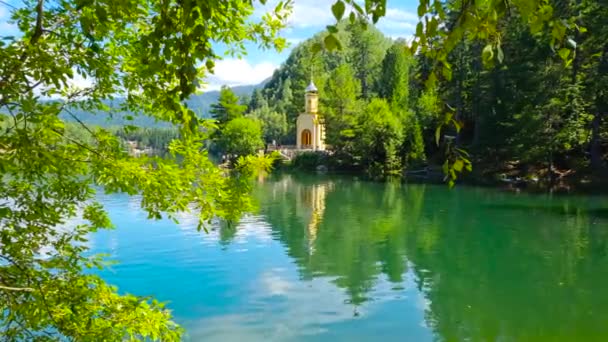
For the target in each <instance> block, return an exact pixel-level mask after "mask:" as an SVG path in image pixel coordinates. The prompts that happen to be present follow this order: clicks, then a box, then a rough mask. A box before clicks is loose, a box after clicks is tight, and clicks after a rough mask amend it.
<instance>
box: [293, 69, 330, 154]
mask: <svg viewBox="0 0 608 342" xmlns="http://www.w3.org/2000/svg"><path fill="white" fill-rule="evenodd" d="M305 98H306V99H305V100H306V105H305V108H306V110H305V111H304V113H302V114H300V115H298V119H297V121H296V134H297V137H296V142H297V148H298V150H313V151H324V150H325V126H324V125H323V123H322V122H321V120H320V118H319V91H318V90H317V87H316V86H315V84H314V82H313V81H312V80H310V84H309V85H308V87H306V95H305Z"/></svg>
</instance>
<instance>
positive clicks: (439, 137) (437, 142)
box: [435, 125, 442, 146]
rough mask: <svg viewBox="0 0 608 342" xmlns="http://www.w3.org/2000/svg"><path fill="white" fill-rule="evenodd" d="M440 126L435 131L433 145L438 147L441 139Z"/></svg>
mask: <svg viewBox="0 0 608 342" xmlns="http://www.w3.org/2000/svg"><path fill="white" fill-rule="evenodd" d="M441 126H442V125H439V126H437V128H436V129H435V144H437V146H439V140H440V139H441Z"/></svg>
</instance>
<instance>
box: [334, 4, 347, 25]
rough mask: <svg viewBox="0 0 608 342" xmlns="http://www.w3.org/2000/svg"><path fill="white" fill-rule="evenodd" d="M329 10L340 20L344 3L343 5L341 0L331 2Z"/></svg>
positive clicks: (344, 9)
mask: <svg viewBox="0 0 608 342" xmlns="http://www.w3.org/2000/svg"><path fill="white" fill-rule="evenodd" d="M331 11H332V13H333V14H334V18H336V20H338V21H339V20H342V17H343V16H344V11H346V5H344V2H343V1H340V0H339V1H337V2H336V3H335V4H333V6H331Z"/></svg>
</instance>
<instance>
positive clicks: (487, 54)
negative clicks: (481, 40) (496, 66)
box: [481, 44, 494, 65]
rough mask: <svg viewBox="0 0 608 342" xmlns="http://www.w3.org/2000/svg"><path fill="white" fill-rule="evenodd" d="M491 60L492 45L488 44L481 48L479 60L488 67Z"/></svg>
mask: <svg viewBox="0 0 608 342" xmlns="http://www.w3.org/2000/svg"><path fill="white" fill-rule="evenodd" d="M492 58H494V50H493V49H492V45H491V44H488V45H486V46H485V47H484V48H483V51H482V52H481V59H482V61H483V64H485V65H488V64H490V63H491V62H492Z"/></svg>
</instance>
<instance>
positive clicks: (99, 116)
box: [61, 82, 264, 127]
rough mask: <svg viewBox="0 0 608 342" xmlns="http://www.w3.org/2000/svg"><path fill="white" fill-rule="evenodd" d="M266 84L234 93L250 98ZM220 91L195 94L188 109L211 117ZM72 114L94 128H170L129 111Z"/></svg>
mask: <svg viewBox="0 0 608 342" xmlns="http://www.w3.org/2000/svg"><path fill="white" fill-rule="evenodd" d="M263 85H264V82H262V83H261V84H258V85H245V86H236V87H232V88H231V89H232V91H233V92H234V93H235V94H237V95H238V96H241V97H243V98H244V99H246V98H248V96H249V94H251V92H252V91H253V90H254V89H256V88H259V87H262V86H263ZM219 94H220V91H219V90H213V91H207V92H204V93H201V94H194V95H192V96H190V97H189V98H188V99H187V100H186V103H187V104H188V107H189V108H191V109H192V110H193V111H194V112H195V113H197V114H198V115H200V116H201V117H209V109H210V108H211V105H212V104H213V103H214V102H216V101H217V99H218V97H219ZM121 104H122V101H121V100H120V99H117V100H114V101H107V102H106V105H107V106H109V107H110V108H114V109H116V108H120V106H121ZM71 113H72V114H74V116H76V117H77V118H78V119H79V120H81V121H82V122H84V123H86V124H89V125H93V126H101V127H113V126H122V125H134V126H141V127H169V126H170V125H169V123H167V122H161V121H157V120H154V119H153V118H151V117H149V116H146V115H134V113H131V112H128V111H117V112H116V113H113V114H112V115H108V114H107V112H103V113H96V112H94V111H85V110H81V109H74V110H71ZM61 117H62V118H63V119H64V120H66V121H75V118H74V117H73V116H72V115H70V114H68V113H67V112H63V113H62V114H61Z"/></svg>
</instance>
